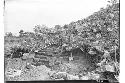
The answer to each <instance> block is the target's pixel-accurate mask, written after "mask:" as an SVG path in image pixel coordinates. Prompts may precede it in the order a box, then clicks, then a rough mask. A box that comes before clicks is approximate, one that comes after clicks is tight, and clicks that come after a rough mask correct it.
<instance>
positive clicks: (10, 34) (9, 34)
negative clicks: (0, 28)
mask: <svg viewBox="0 0 125 83" xmlns="http://www.w3.org/2000/svg"><path fill="white" fill-rule="evenodd" d="M5 36H7V37H12V36H13V34H12V33H11V32H7V33H5Z"/></svg>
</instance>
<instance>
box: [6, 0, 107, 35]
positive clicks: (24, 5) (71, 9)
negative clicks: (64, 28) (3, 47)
mask: <svg viewBox="0 0 125 83" xmlns="http://www.w3.org/2000/svg"><path fill="white" fill-rule="evenodd" d="M106 5H107V0H6V6H5V13H4V15H5V20H4V21H5V22H4V23H5V32H12V33H18V32H19V30H20V29H23V30H24V31H33V28H34V26H35V25H42V24H45V25H46V26H48V27H54V25H57V24H59V25H64V24H68V23H70V22H72V21H77V20H80V19H82V18H85V17H87V16H89V15H91V14H93V13H94V12H96V11H98V10H99V9H100V8H102V7H106Z"/></svg>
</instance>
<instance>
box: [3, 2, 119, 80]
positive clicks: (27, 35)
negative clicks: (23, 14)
mask: <svg viewBox="0 0 125 83" xmlns="http://www.w3.org/2000/svg"><path fill="white" fill-rule="evenodd" d="M119 5H120V4H119V3H116V4H112V5H109V6H107V7H106V8H105V9H104V8H102V9H100V11H98V12H95V13H93V14H92V15H91V16H88V17H87V18H85V19H81V20H78V21H76V22H71V23H70V24H65V25H64V26H60V25H55V26H54V27H53V28H48V27H47V26H44V25H42V26H41V25H37V26H35V27H34V32H24V31H20V35H19V36H12V35H6V36H5V46H4V48H5V53H4V56H5V70H6V73H5V76H6V80H35V79H37V80H60V79H61V80H71V79H73V80H86V79H88V80H91V79H92V80H105V79H106V80H109V81H113V82H114V81H118V79H117V77H118V76H119V62H120V53H119V52H120V48H119V47H120V45H119V41H120V40H119V38H120V37H119V36H120V34H119V32H120V21H119V12H120V11H119ZM42 68H43V69H45V70H46V71H43V70H41V69H42ZM14 70H15V73H16V71H21V73H19V74H18V75H16V74H17V73H16V74H13V73H12V72H13V71H14ZM33 71H34V72H33ZM53 72H54V73H53ZM55 72H56V73H55ZM60 72H63V73H61V74H60ZM8 73H9V74H10V73H11V75H8ZM38 73H39V74H38ZM43 74H44V75H45V77H42V76H43ZM34 75H35V76H34ZM58 75H59V76H58ZM60 75H61V77H60ZM23 76H27V78H26V79H25V78H24V77H23ZM66 76H67V77H66ZM73 76H74V77H73ZM96 76H97V77H96ZM108 77H109V78H108ZM31 78H32V79H31Z"/></svg>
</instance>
